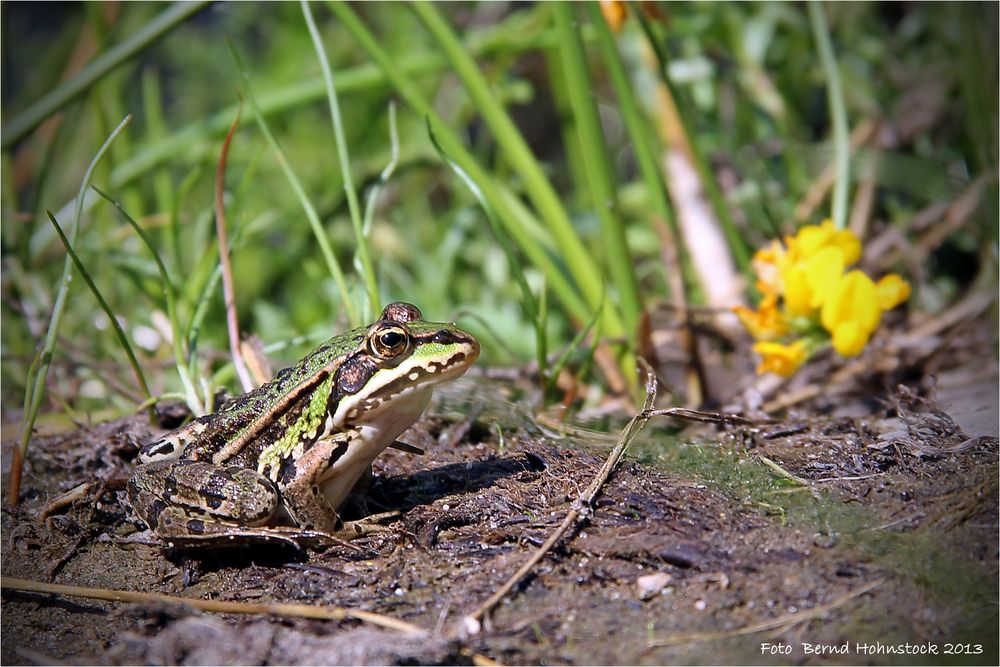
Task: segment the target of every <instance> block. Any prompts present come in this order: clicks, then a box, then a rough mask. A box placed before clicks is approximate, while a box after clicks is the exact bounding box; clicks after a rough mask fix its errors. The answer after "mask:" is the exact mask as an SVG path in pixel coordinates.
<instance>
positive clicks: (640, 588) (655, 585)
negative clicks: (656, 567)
mask: <svg viewBox="0 0 1000 667" xmlns="http://www.w3.org/2000/svg"><path fill="white" fill-rule="evenodd" d="M670 579H671V576H670V575H669V574H667V573H666V572H656V573H655V574H647V575H643V576H641V577H639V578H638V579H636V580H635V588H636V593H637V594H638V596H639V599H640V600H648V599H649V598H651V597H653V596H654V595H656V594H658V593H659V592H660V591H662V590H663V587H664V586H666V585H667V584H669V583H670Z"/></svg>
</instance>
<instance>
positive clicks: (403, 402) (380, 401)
mask: <svg viewBox="0 0 1000 667" xmlns="http://www.w3.org/2000/svg"><path fill="white" fill-rule="evenodd" d="M478 357H479V341H477V340H476V338H475V337H474V336H473V335H472V334H470V333H468V332H466V331H463V330H462V329H459V328H458V327H457V326H455V325H454V324H448V323H444V322H427V321H425V320H424V318H423V315H422V314H421V313H420V311H419V310H418V309H417V307H416V306H413V305H411V304H408V303H403V302H396V303H390V304H389V305H388V306H386V307H385V309H384V310H383V311H382V316H381V317H380V318H379V320H378V321H377V322H375V323H374V324H372V325H371V326H370V327H368V329H367V330H366V331H365V333H364V339H363V341H362V342H361V343H360V344H359V346H358V348H357V350H355V352H354V353H353V354H351V355H350V356H349V357H348V358H347V359H346V360H345V361H344V363H343V364H342V365H341V367H340V368H339V369H338V371H337V377H336V391H335V394H336V396H337V399H338V404H337V410H336V412H335V413H334V424H335V425H337V426H338V427H340V428H343V427H345V426H353V425H359V424H373V423H374V422H385V421H390V422H399V423H402V422H405V421H408V422H409V423H408V424H406V425H407V426H409V424H412V423H413V422H414V421H415V420H416V419H417V418H418V417H419V416H420V413H421V412H423V409H424V407H426V405H427V402H428V401H429V400H430V396H431V390H432V388H433V387H434V385H436V384H439V383H441V382H446V381H448V380H453V379H455V378H457V377H458V376H460V375H462V374H463V373H465V371H466V370H468V368H469V366H471V365H472V364H473V362H475V361H476V359H477V358H478ZM387 414H389V415H390V417H386V415H387Z"/></svg>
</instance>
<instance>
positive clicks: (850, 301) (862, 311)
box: [820, 269, 882, 339]
mask: <svg viewBox="0 0 1000 667" xmlns="http://www.w3.org/2000/svg"><path fill="white" fill-rule="evenodd" d="M881 316H882V310H881V309H880V308H879V305H878V293H877V291H876V289H875V283H873V282H872V279H871V278H869V277H868V276H866V275H865V274H864V273H862V272H861V271H858V270H857V269H855V270H853V271H849V272H848V273H847V274H846V275H844V277H843V278H841V279H840V281H839V282H838V283H837V285H836V287H835V288H834V289H833V290H832V292H831V293H830V295H829V298H827V299H826V301H824V302H823V308H822V310H821V312H820V322H821V323H822V324H823V327H824V328H825V329H826V330H827V331H829V332H830V333H831V334H835V333H836V332H837V327H839V326H840V325H842V324H844V323H845V322H854V323H855V324H857V326H858V328H859V330H860V331H862V332H864V335H865V337H866V339H867V336H868V335H869V334H871V332H872V331H874V330H875V327H877V326H878V321H879V319H880V318H881Z"/></svg>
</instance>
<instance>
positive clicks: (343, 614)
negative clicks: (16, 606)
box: [0, 577, 427, 634]
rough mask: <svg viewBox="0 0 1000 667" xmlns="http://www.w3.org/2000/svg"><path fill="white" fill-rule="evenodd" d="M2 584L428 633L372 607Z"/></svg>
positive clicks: (6, 580) (7, 580)
mask: <svg viewBox="0 0 1000 667" xmlns="http://www.w3.org/2000/svg"><path fill="white" fill-rule="evenodd" d="M0 588H3V589H5V590H6V589H10V590H17V591H29V592H33V593H49V594H52V595H65V596H69V597H82V598H91V599H94V600H111V601H113V602H138V603H164V602H166V603H169V604H183V605H187V606H189V607H193V608H195V609H198V610H201V611H209V612H217V613H223V614H270V615H272V616H281V617H284V618H311V619H317V620H323V621H344V620H348V619H354V620H358V621H363V622H365V623H370V624H372V625H377V626H379V627H382V628H387V629H390V630H397V631H399V632H404V633H407V634H426V632H427V631H426V630H424V629H423V628H420V627H418V626H416V625H413V624H412V623H407V622H406V621H400V620H398V619H395V618H392V617H391V616H383V615H382V614H376V613H374V612H370V611H362V610H360V609H348V608H346V607H318V606H314V605H307V604H290V603H275V604H249V603H246V602H233V601H228V600H201V599H196V598H185V597H180V596H177V595H164V594H162V593H143V592H138V591H122V590H116V589H111V588H89V587H86V586H66V585H63V584H50V583H47V582H44V581H32V580H30V579H19V578H16V577H3V578H2V579H0Z"/></svg>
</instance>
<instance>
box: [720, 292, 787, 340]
mask: <svg viewBox="0 0 1000 667" xmlns="http://www.w3.org/2000/svg"><path fill="white" fill-rule="evenodd" d="M733 312H734V313H736V316H737V317H738V318H739V319H740V322H741V323H742V324H743V326H744V327H745V328H746V330H747V331H749V332H750V335H751V336H753V337H754V338H756V339H757V340H774V339H775V338H780V337H781V336H783V335H784V334H785V333H786V332H787V331H788V323H787V322H786V321H785V318H784V316H782V314H781V312H780V311H778V297H777V295H776V294H766V295H765V296H764V298H763V299H762V300H761V302H760V305H759V306H758V308H757V310H751V309H750V308H747V307H746V306H733Z"/></svg>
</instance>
